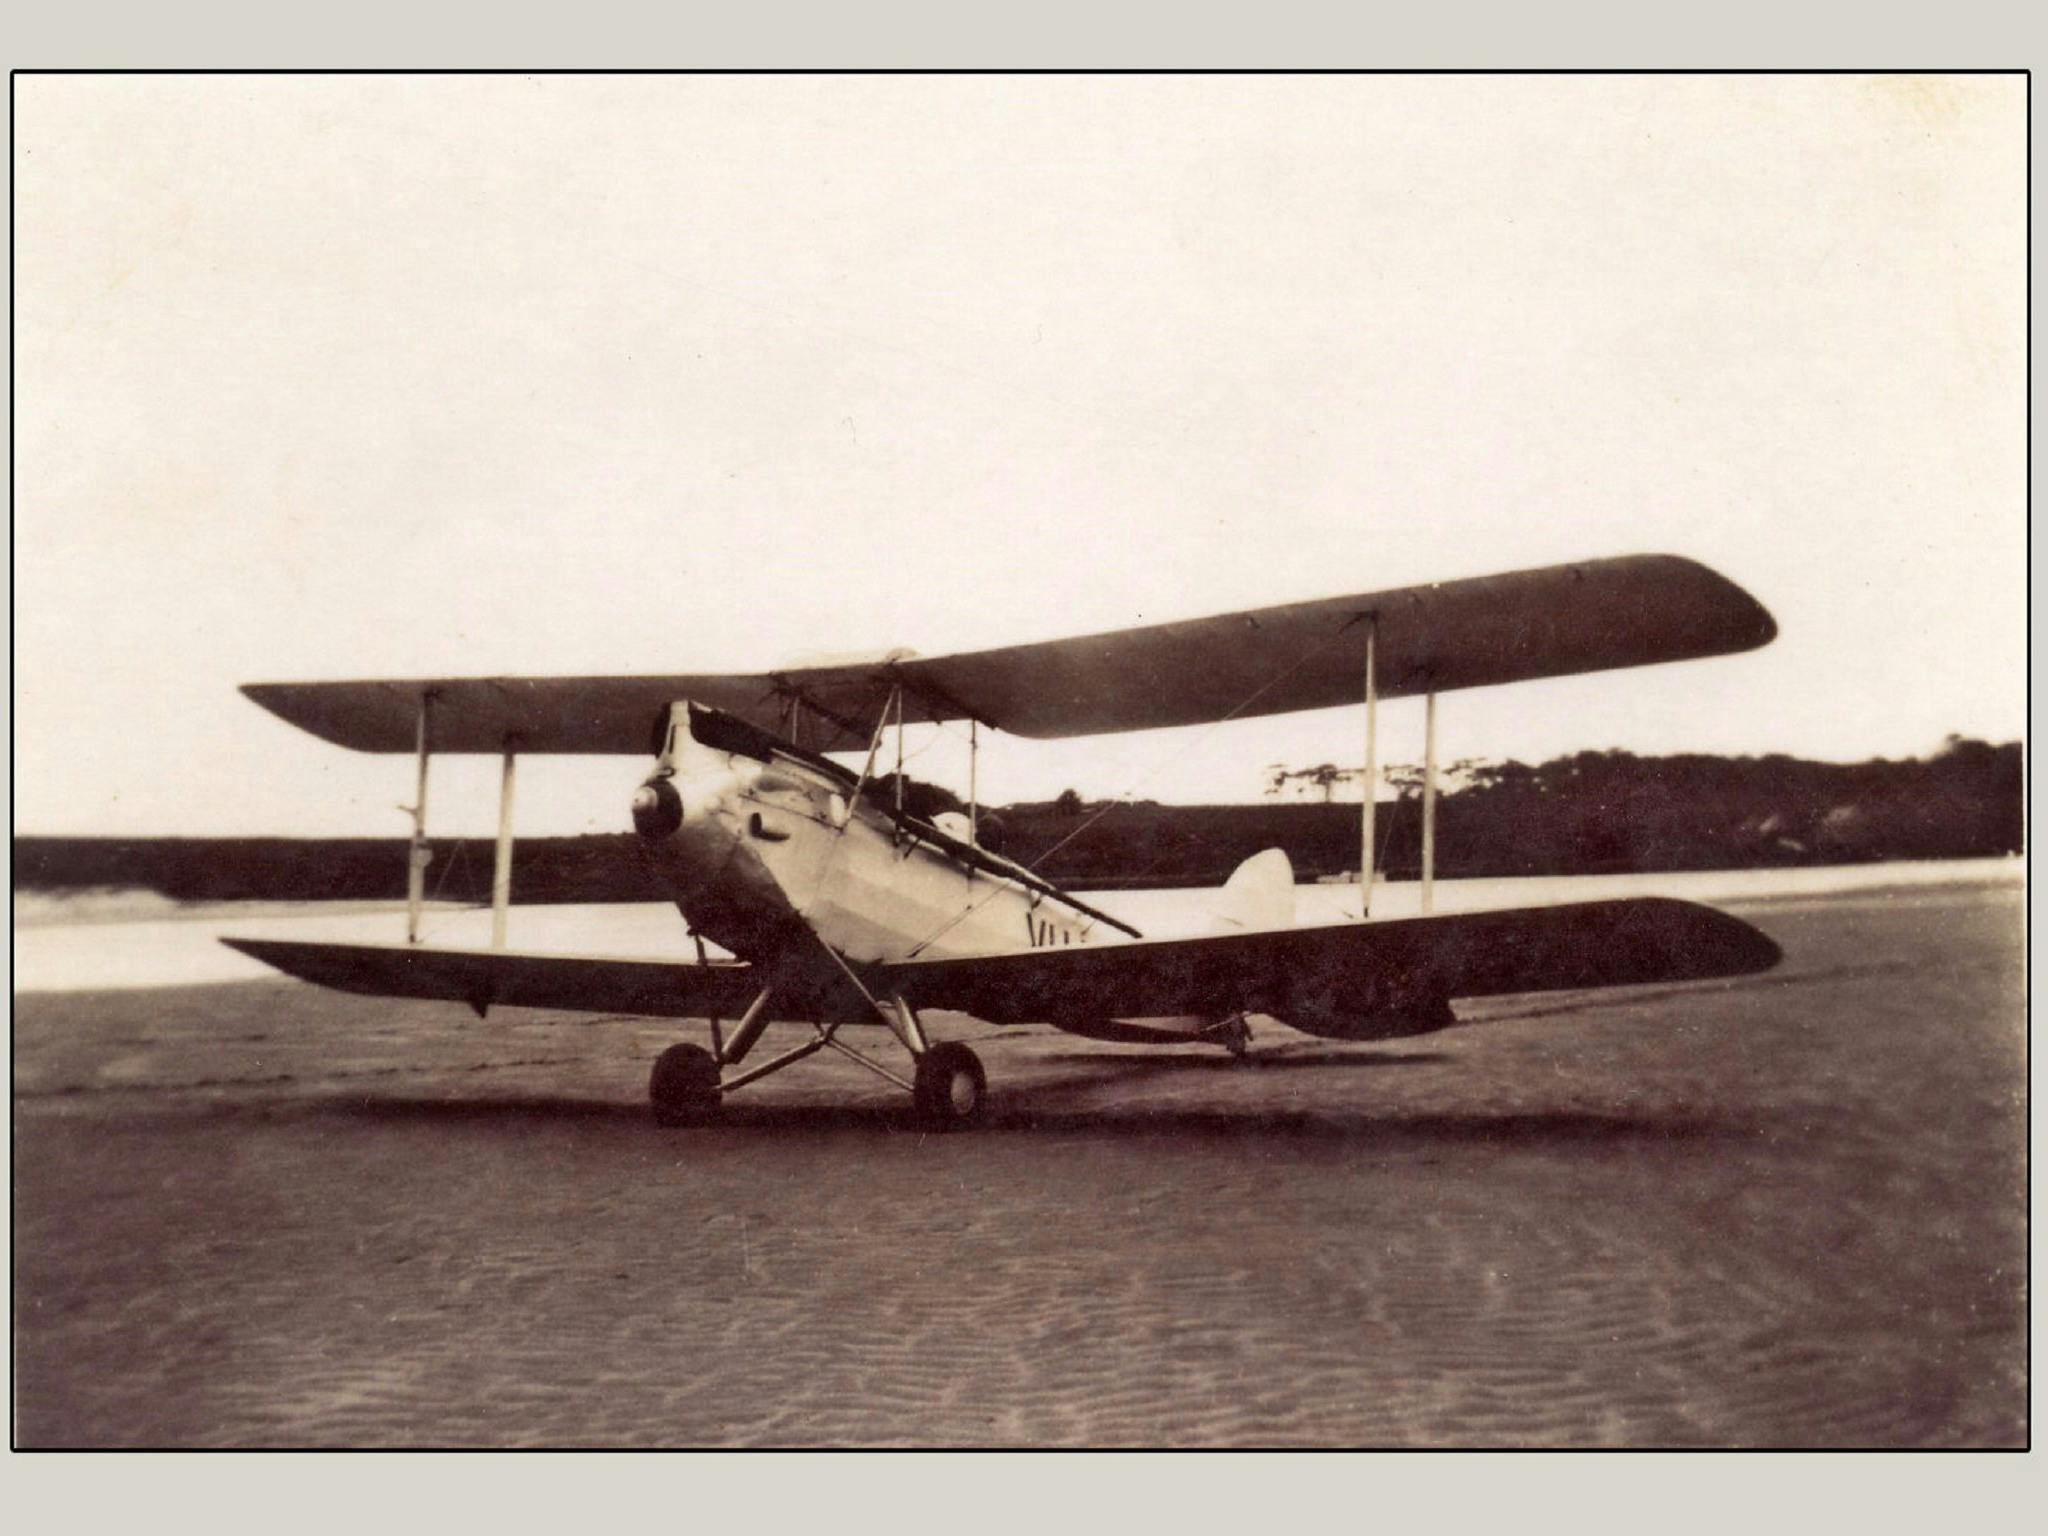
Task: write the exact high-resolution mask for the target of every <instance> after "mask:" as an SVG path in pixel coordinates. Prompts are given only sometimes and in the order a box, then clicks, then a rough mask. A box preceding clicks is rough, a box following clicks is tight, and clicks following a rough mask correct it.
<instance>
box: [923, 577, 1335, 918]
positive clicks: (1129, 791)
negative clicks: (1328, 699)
mask: <svg viewBox="0 0 2048 1536" xmlns="http://www.w3.org/2000/svg"><path fill="white" fill-rule="evenodd" d="M1360 617H1362V615H1354V616H1353V617H1351V618H1349V619H1347V620H1345V621H1344V623H1343V624H1341V625H1339V626H1338V627H1337V629H1336V630H1335V631H1334V632H1333V633H1332V634H1331V635H1330V636H1329V637H1328V638H1326V639H1323V640H1319V641H1317V642H1316V643H1315V644H1314V645H1312V646H1310V647H1309V648H1308V649H1307V650H1305V651H1303V652H1302V653H1301V654H1300V655H1299V656H1297V657H1295V658H1294V660H1292V661H1290V662H1289V663H1288V664H1287V665H1286V666H1284V667H1282V668H1281V669H1280V670H1279V671H1277V672H1275V673H1274V674H1273V675H1272V676H1271V677H1269V678H1267V679H1266V680H1265V681H1264V682H1263V683H1261V684H1259V686H1258V687H1256V688H1254V689H1253V690H1252V691H1251V692H1250V693H1248V694H1246V695H1245V696H1244V697H1243V698H1242V699H1240V700H1239V701H1238V702H1237V703H1236V704H1235V705H1233V706H1232V707H1231V708H1230V710H1229V711H1228V712H1227V713H1224V714H1221V715H1218V716H1217V717H1216V718H1215V719H1214V720H1211V721H1210V722H1208V724H1207V725H1206V726H1204V727H1203V729H1202V732H1201V734H1200V735H1198V736H1196V737H1195V739H1194V742H1193V743H1192V745H1190V746H1178V747H1176V748H1175V749H1174V750H1173V752H1172V753H1171V754H1166V755H1162V756H1161V757H1160V758H1159V759H1158V761H1157V762H1155V763H1153V764H1152V765H1150V766H1149V767H1147V768H1145V769H1143V770H1141V771H1140V772H1139V773H1138V775H1137V777H1136V778H1134V779H1133V780H1132V781H1131V783H1130V785H1129V787H1128V788H1126V789H1125V790H1123V792H1122V793H1120V794H1119V795H1117V796H1116V797H1115V798H1114V799H1111V800H1107V801H1105V802H1104V803H1103V804H1102V806H1101V808H1100V809H1098V810H1097V811H1096V812H1095V813H1094V814H1093V815H1092V816H1090V817H1088V818H1087V820H1085V821H1083V822H1082V823H1081V825H1079V826H1078V827H1076V828H1074V830H1073V831H1071V832H1069V833H1068V834H1067V835H1066V836H1065V837H1063V838H1061V839H1060V840H1059V841H1058V842H1056V843H1054V844H1053V845H1052V846H1051V847H1050V848H1047V849H1046V850H1045V851H1044V852H1042V853H1040V854H1039V855H1038V857H1037V858H1035V859H1033V860H1032V861H1031V862H1030V863H1029V864H1026V865H1024V866H1023V867H1024V868H1025V869H1029V870H1032V871H1036V870H1037V868H1038V867H1039V866H1040V865H1041V864H1043V863H1044V862H1045V861H1046V860H1047V859H1049V858H1051V857H1052V856H1053V855H1054V854H1055V853H1058V852H1059V851H1060V849H1062V848H1064V847H1066V845H1067V844H1068V843H1071V842H1072V841H1073V840H1074V839H1075V838H1077V837H1079V836H1080V835H1081V834H1082V833H1083V832H1086V831H1087V830H1088V829H1089V828H1090V827H1092V826H1094V825H1095V823H1096V822H1098V821H1100V820H1101V819H1102V818H1103V817H1105V816H1107V815H1108V814H1109V813H1110V812H1111V811H1113V810H1115V809H1116V808H1117V807H1118V806H1120V805H1122V804H1124V803H1125V802H1126V801H1128V800H1129V799H1130V797H1131V796H1133V795H1135V794H1136V793H1137V792H1138V790H1139V789H1140V788H1141V787H1142V786H1143V784H1144V783H1145V781H1146V780H1147V779H1149V778H1151V777H1152V776H1153V775H1155V774H1157V773H1158V772H1159V771H1160V770H1161V769H1162V768H1164V767H1165V766H1166V765H1167V764H1168V763H1169V762H1171V761H1174V760H1175V759H1178V758H1182V757H1185V756H1187V755H1188V754H1189V753H1190V752H1191V751H1195V750H1198V749H1199V748H1200V747H1201V745H1202V744H1203V743H1204V742H1206V741H1207V740H1208V739H1209V737H1210V736H1211V735H1213V734H1214V733H1215V732H1216V731H1217V730H1218V729H1220V728H1221V727H1222V726H1224V725H1226V724H1228V723H1229V722H1230V721H1232V720H1234V719H1236V718H1237V717H1238V716H1239V715H1241V714H1243V713H1244V712H1245V711H1246V710H1247V709H1250V708H1251V707H1252V705H1254V704H1256V703H1257V702H1258V701H1259V700H1260V699H1261V698H1263V697H1264V696H1265V695H1266V694H1268V693H1270V692H1271V691H1272V690H1273V689H1274V688H1277V687H1278V686H1279V685H1280V684H1281V683H1283V682H1285V681H1286V680H1287V679H1288V678H1290V677H1292V676H1293V675H1294V674H1295V673H1296V672H1299V671H1300V670H1301V669H1302V668H1303V667H1305V666H1307V665H1308V664H1309V662H1311V661H1313V660H1314V659H1315V658H1316V657H1317V656H1320V655H1321V654H1322V653H1323V652H1324V651H1326V650H1328V649H1329V648H1330V647H1331V646H1333V645H1335V644H1336V643H1337V642H1338V641H1339V640H1341V639H1342V638H1343V637H1344V636H1345V634H1347V633H1348V632H1349V631H1350V629H1351V627H1352V626H1353V625H1354V624H1356V623H1357V622H1358V620H1359V618H1360ZM1004 889H1005V887H1003V886H1000V885H998V886H994V887H992V888H991V889H990V890H989V892H988V894H987V895H985V896H981V897H978V898H977V899H975V900H974V901H970V902H969V903H968V904H967V905H966V906H964V907H962V908H961V909H960V910H959V911H958V912H956V913H955V914H954V915H953V916H952V917H950V918H948V919H947V920H946V921H945V922H943V923H941V924H940V925H939V926H938V927H937V928H935V929H934V930H932V932H930V933H928V934H926V935H925V936H924V937H923V938H922V939H920V940H918V941H917V943H916V944H914V945H912V946H911V947H910V950H909V951H908V953H907V954H906V956H905V958H906V959H915V958H916V957H917V956H918V955H919V954H920V953H922V952H923V951H924V950H925V949H926V948H927V947H928V946H930V945H931V944H933V943H935V942H936V941H938V940H939V939H941V938H943V937H944V936H945V935H946V934H948V933H950V932H952V931H953V929H955V928H956V927H958V926H959V925H960V924H961V923H963V922H965V921H966V920H967V919H968V918H969V917H970V916H972V915H973V914H974V913H975V912H977V911H979V910H980V909H981V907H983V906H984V905H986V904H987V903H988V902H990V901H992V900H994V899H995V898H996V896H998V895H999V894H1001V892H1002V891H1003V890H1004Z"/></svg>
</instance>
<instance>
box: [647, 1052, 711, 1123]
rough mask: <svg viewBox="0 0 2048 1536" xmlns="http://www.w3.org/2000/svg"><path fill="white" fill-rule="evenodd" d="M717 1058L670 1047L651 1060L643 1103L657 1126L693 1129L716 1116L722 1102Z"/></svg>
mask: <svg viewBox="0 0 2048 1536" xmlns="http://www.w3.org/2000/svg"><path fill="white" fill-rule="evenodd" d="M718 1077H719V1072H718V1058H717V1057H716V1056H713V1055H712V1054H711V1053H710V1052H709V1051H707V1050H705V1049H704V1047H703V1046H701V1045H672V1046H670V1047H669V1048H668V1049H667V1050H665V1051H663V1052H662V1053H661V1054H660V1055H659V1056H657V1057H655V1058H654V1070H653V1071H652V1072H650V1073H649V1074H648V1075H647V1099H648V1102H649V1103H650V1104H652V1105H653V1106H654V1123H655V1124H657V1125H694V1124H697V1123H699V1122H701V1121H705V1120H709V1119H710V1118H711V1117H712V1116H714V1115H716V1114H717V1113H718V1110H719V1105H720V1103H721V1102H722V1101H721V1099H720V1096H719V1087H718Z"/></svg>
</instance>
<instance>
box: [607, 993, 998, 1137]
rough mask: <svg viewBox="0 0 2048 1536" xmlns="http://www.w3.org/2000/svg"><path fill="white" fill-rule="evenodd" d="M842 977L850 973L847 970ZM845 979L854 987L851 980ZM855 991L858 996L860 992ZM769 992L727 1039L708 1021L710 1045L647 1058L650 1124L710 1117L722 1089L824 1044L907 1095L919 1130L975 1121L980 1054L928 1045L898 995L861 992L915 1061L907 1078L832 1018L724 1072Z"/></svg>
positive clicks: (744, 1050)
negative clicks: (851, 1041)
mask: <svg viewBox="0 0 2048 1536" xmlns="http://www.w3.org/2000/svg"><path fill="white" fill-rule="evenodd" d="M847 975H848V976H849V978H853V973H852V972H851V971H848V972H847ZM853 979H854V980H855V982H856V985H857V984H858V978H853ZM861 990H862V993H863V994H864V995H865V994H866V990H867V989H866V988H865V987H863V988H862V989H861ZM772 991H773V989H772V988H767V987H764V988H763V989H762V990H761V993H760V995H759V996H757V997H756V998H755V999H754V1001H753V1002H752V1003H751V1004H750V1005H749V1006H748V1008H747V1011H746V1012H745V1013H744V1014H743V1015H742V1016H741V1018H740V1021H739V1024H738V1025H737V1026H736V1027H735V1028H734V1030H733V1032H732V1034H731V1035H730V1036H729V1037H728V1036H726V1034H725V1032H724V1031H723V1030H722V1029H720V1027H719V1026H718V1024H717V1023H716V1022H715V1021H714V1022H713V1024H712V1026H711V1039H712V1044H713V1049H711V1050H708V1051H707V1050H705V1049H704V1047H703V1046H701V1045H672V1046H670V1047H669V1048H668V1049H667V1050H665V1051H663V1052H662V1053H661V1054H660V1055H659V1056H657V1057H655V1058H654V1070H653V1071H652V1072H651V1073H649V1074H648V1078H647V1098H648V1101H649V1103H651V1104H652V1105H653V1107H654V1119H655V1122H656V1123H657V1124H660V1125H691V1124H698V1123H701V1122H703V1121H706V1120H709V1119H711V1118H713V1117H714V1116H716V1115H717V1113H718V1112H719V1109H720V1107H721V1106H722V1105H723V1104H724V1103H725V1098H726V1095H727V1094H730V1093H732V1092H733V1091H734V1090H736V1089H739V1088H744V1087H745V1086H746V1085H747V1084H748V1083H752V1082H758V1081H760V1079H762V1078H764V1077H767V1076H769V1075H770V1074H771V1073H775V1072H780V1071H781V1070H782V1069H783V1068H784V1067H787V1066H789V1065H791V1064H792V1063H795V1062H798V1061H802V1060H803V1059H804V1058H805V1057H806V1056H813V1055H816V1054H817V1053H818V1052H819V1051H822V1050H826V1049H828V1048H829V1049H831V1050H834V1051H837V1052H838V1053H839V1054H840V1055H842V1056H844V1057H846V1058H847V1059H848V1060H850V1061H854V1062H858V1063H859V1064H860V1065H861V1066H863V1067H865V1068H866V1069H867V1070H868V1071H870V1072H872V1073H874V1074H875V1076H877V1077H879V1078H882V1079H884V1080H885V1081H887V1082H890V1083H893V1084H895V1085H896V1086H897V1087H898V1088H901V1089H904V1090H905V1091H906V1092H908V1093H909V1094H910V1096H911V1101H912V1103H913V1104H914V1105H915V1106H916V1115H917V1123H918V1124H919V1125H921V1126H923V1127H924V1128H925V1129H927V1130H935V1131H950V1130H956V1129H958V1128H959V1127H961V1126H966V1125H972V1124H973V1123H974V1122H975V1121H977V1120H979V1119H980V1118H981V1116H982V1112H983V1110H984V1109H985V1108H986V1107H987V1104H988V1074H987V1073H985V1072H983V1071H982V1070H981V1061H980V1059H979V1058H978V1057H977V1056H976V1055H975V1054H974V1052H972V1051H970V1050H969V1049H967V1047H966V1046H964V1045H956V1044H951V1043H948V1044H944V1045H933V1044H932V1043H931V1041H930V1039H929V1038H928V1037H927V1036H926V1034H925V1032H924V1026H923V1025H922V1024H921V1023H919V1022H918V1017H917V1010H916V1009H914V1008H912V1007H911V1006H910V1004H909V1003H908V1002H906V1001H905V1000H904V999H902V998H900V997H891V998H889V999H887V1000H886V1002H885V1001H883V1000H880V999H876V998H874V997H872V996H869V997H868V1002H869V1004H870V1005H871V1006H872V1007H873V1008H874V1010H875V1013H876V1014H877V1016H878V1017H879V1018H880V1019H881V1021H882V1022H883V1023H884V1024H887V1025H888V1026H889V1027H890V1029H892V1030H893V1031H895V1033H896V1037H897V1039H899V1040H900V1041H901V1042H902V1043H903V1045H904V1047H905V1048H906V1049H907V1050H908V1051H909V1052H910V1055H911V1059H912V1060H913V1061H915V1062H916V1063H917V1066H916V1071H915V1077H916V1080H915V1081H914V1082H913V1081H911V1080H909V1079H906V1078H902V1077H899V1076H897V1075H896V1073H894V1072H892V1071H890V1070H889V1069H888V1068H887V1067H885V1066H883V1065H882V1064H881V1063H880V1062H879V1061H876V1060H874V1059H872V1058H871V1057H869V1056H868V1055H867V1054H866V1053H865V1052H862V1051H857V1050H855V1049H854V1048H853V1047H852V1046H850V1045H848V1044H846V1043H845V1042H844V1041H843V1040H840V1039H839V1038H838V1033H839V1025H838V1024H837V1023H833V1024H819V1023H813V1024H812V1025H811V1029H812V1032H813V1033H812V1038H811V1039H809V1040H806V1041H805V1042H804V1043H803V1044H802V1045H798V1046H794V1047H792V1048H791V1049H789V1050H787V1051H784V1052H783V1053H782V1054H781V1055H780V1056H777V1057H775V1058H773V1059H772V1060H769V1061H764V1062H762V1063H761V1064H760V1065H759V1066H757V1067H748V1068H746V1069H745V1070H744V1071H739V1072H733V1073H731V1074H730V1075H728V1073H727V1069H728V1068H733V1067H738V1066H739V1064H740V1063H741V1062H742V1061H744V1060H745V1059H746V1057H747V1054H748V1053H749V1052H750V1051H752V1050H753V1048H754V1045H755V1043H756V1042H757V1041H758V1040H759V1039H760V1038H761V1035H762V1032H763V1031H764V1030H765V1029H766V1028H767V1027H768V1000H769V997H770V995H771V993H772Z"/></svg>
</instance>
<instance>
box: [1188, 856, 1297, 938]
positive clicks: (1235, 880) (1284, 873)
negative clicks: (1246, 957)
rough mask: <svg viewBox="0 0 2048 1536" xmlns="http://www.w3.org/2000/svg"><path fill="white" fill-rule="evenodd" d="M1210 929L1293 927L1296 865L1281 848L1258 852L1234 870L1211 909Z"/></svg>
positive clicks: (1223, 930)
mask: <svg viewBox="0 0 2048 1536" xmlns="http://www.w3.org/2000/svg"><path fill="white" fill-rule="evenodd" d="M1209 915H1210V918H1211V922H1210V928H1211V931H1213V932H1216V933H1230V932H1232V931H1234V930H1238V929H1243V930H1255V929H1261V928H1292V927H1293V926H1294V866H1293V865H1292V864H1290V863H1289V862H1288V861H1287V855H1286V854H1285V853H1284V852H1283V851H1282V850H1280V849H1278V848H1268V849H1267V850H1266V851H1265V852H1264V853H1255V854H1253V855H1252V856H1251V857H1250V858H1248V859H1246V860H1245V861H1244V862H1243V863H1242V864H1240V865H1238V866H1237V868H1236V869H1235V870H1234V871H1233V872H1232V873H1231V876H1230V878H1229V879H1228V880H1226V881H1225V882H1224V884H1223V889H1222V890H1220V891H1218V892H1217V893H1216V900H1215V902H1214V903H1213V904H1212V905H1211V907H1210V909H1209Z"/></svg>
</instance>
